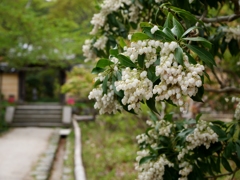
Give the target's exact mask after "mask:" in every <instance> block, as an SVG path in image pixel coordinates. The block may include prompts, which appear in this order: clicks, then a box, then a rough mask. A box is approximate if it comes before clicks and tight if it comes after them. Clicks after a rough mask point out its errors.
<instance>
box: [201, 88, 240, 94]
mask: <svg viewBox="0 0 240 180" xmlns="http://www.w3.org/2000/svg"><path fill="white" fill-rule="evenodd" d="M205 91H207V92H216V93H237V94H240V89H238V88H236V87H225V88H223V89H213V88H205Z"/></svg>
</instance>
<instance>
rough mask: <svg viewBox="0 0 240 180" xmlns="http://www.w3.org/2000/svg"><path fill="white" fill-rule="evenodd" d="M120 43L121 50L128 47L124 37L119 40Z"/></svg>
mask: <svg viewBox="0 0 240 180" xmlns="http://www.w3.org/2000/svg"><path fill="white" fill-rule="evenodd" d="M118 43H119V45H120V46H121V48H124V47H125V46H127V44H126V42H125V40H124V39H123V38H122V37H119V38H118Z"/></svg>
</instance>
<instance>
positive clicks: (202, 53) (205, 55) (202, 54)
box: [186, 45, 216, 67]
mask: <svg viewBox="0 0 240 180" xmlns="http://www.w3.org/2000/svg"><path fill="white" fill-rule="evenodd" d="M186 46H187V47H188V48H189V49H191V50H192V51H193V52H195V53H196V54H197V55H198V56H199V58H200V59H201V60H202V61H203V62H205V63H206V65H207V66H209V67H212V65H216V63H215V61H214V58H213V56H212V54H211V53H209V52H208V51H206V50H205V49H203V48H200V47H197V46H194V45H186Z"/></svg>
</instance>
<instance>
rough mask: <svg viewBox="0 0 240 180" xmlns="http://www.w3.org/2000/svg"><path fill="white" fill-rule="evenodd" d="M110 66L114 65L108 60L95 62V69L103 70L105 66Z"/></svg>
mask: <svg viewBox="0 0 240 180" xmlns="http://www.w3.org/2000/svg"><path fill="white" fill-rule="evenodd" d="M112 64H114V63H113V62H112V61H110V60H109V59H100V60H99V61H98V62H97V65H96V67H98V68H105V67H106V66H110V65H112Z"/></svg>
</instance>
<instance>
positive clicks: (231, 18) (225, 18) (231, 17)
mask: <svg viewBox="0 0 240 180" xmlns="http://www.w3.org/2000/svg"><path fill="white" fill-rule="evenodd" d="M196 17H197V18H198V19H200V18H201V16H196ZM239 17H240V14H231V15H229V16H219V17H215V18H205V17H204V18H203V19H202V21H203V22H206V23H216V22H231V21H234V20H235V19H238V18H239Z"/></svg>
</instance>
